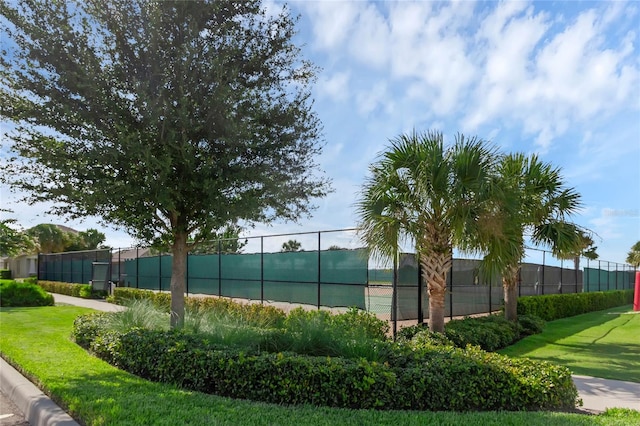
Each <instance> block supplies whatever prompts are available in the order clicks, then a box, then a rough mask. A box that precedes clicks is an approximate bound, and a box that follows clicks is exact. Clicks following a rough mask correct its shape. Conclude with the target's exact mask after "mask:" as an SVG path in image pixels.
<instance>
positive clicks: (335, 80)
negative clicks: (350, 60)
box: [317, 71, 351, 102]
mask: <svg viewBox="0 0 640 426" xmlns="http://www.w3.org/2000/svg"><path fill="white" fill-rule="evenodd" d="M350 79H351V73H350V72H349V71H343V72H336V73H334V74H333V75H331V76H328V77H323V78H320V81H319V82H318V84H317V88H318V92H319V93H320V94H321V95H323V96H327V97H329V98H330V99H331V100H333V101H335V102H342V101H345V100H346V99H348V97H349V96H350V91H349V83H350Z"/></svg>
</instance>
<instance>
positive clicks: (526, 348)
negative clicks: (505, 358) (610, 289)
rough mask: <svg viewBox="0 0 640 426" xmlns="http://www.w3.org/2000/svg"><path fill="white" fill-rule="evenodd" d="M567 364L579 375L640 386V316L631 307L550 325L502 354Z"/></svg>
mask: <svg viewBox="0 0 640 426" xmlns="http://www.w3.org/2000/svg"><path fill="white" fill-rule="evenodd" d="M499 352H500V353H502V354H505V355H509V356H514V357H528V358H533V359H539V360H545V361H551V362H554V363H556V364H560V365H564V366H566V367H569V369H570V370H571V371H572V372H573V373H575V374H582V375H586V376H594V377H601V378H604V379H614V380H625V381H630V382H639V383H640V313H634V312H633V311H632V308H631V306H623V307H619V308H614V309H609V310H606V311H599V312H591V313H588V314H584V315H578V316H575V317H571V318H564V319H561V320H557V321H552V322H549V323H547V326H546V328H545V330H544V332H543V333H541V334H537V335H534V336H529V337H527V338H525V339H523V340H521V341H520V342H518V343H516V344H515V345H512V346H509V347H508V348H505V349H503V350H501V351H499Z"/></svg>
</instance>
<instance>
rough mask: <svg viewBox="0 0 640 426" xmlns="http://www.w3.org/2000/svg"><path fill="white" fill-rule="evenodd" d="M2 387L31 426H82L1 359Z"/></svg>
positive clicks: (0, 385) (0, 383)
mask: <svg viewBox="0 0 640 426" xmlns="http://www.w3.org/2000/svg"><path fill="white" fill-rule="evenodd" d="M0 387H2V391H3V392H4V393H5V394H6V395H7V397H8V398H9V399H11V400H12V401H13V403H14V404H15V405H16V407H18V409H20V411H22V412H23V413H24V417H25V419H26V420H27V421H28V422H29V424H30V425H31V426H80V425H79V424H78V423H77V422H76V421H75V420H73V418H71V416H70V415H69V414H67V413H66V412H64V410H63V409H62V408H60V407H59V406H58V405H57V404H56V403H55V402H53V401H52V400H51V398H49V397H48V396H47V395H45V394H44V393H43V392H42V391H41V390H40V389H38V388H37V387H36V386H35V385H34V384H33V383H31V382H30V381H29V380H27V378H26V377H24V376H23V375H22V374H20V373H19V372H18V371H17V370H16V369H15V368H13V367H12V366H11V365H10V364H9V363H8V362H6V361H5V360H4V359H3V358H1V357H0Z"/></svg>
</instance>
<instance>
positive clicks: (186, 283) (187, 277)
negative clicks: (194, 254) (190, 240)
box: [171, 250, 189, 296]
mask: <svg viewBox="0 0 640 426" xmlns="http://www.w3.org/2000/svg"><path fill="white" fill-rule="evenodd" d="M185 269H186V270H187V271H186V274H185V275H186V277H185V281H186V282H185V290H186V291H187V296H188V295H189V251H188V250H187V264H186V265H185ZM171 273H172V274H173V270H172V271H171Z"/></svg>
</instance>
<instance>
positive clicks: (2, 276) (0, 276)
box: [0, 269, 12, 280]
mask: <svg viewBox="0 0 640 426" xmlns="http://www.w3.org/2000/svg"><path fill="white" fill-rule="evenodd" d="M11 278H12V275H11V269H0V280H10V279H11Z"/></svg>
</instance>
